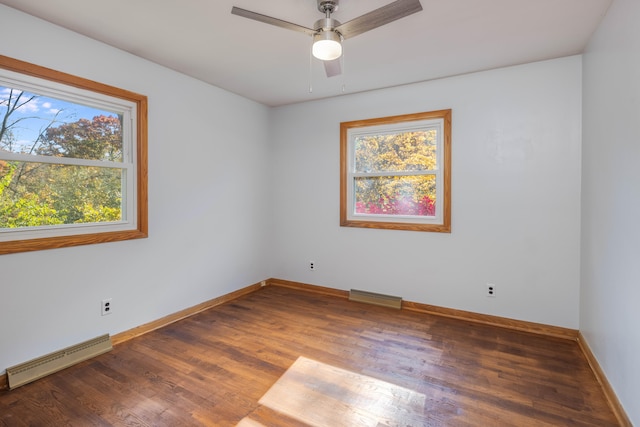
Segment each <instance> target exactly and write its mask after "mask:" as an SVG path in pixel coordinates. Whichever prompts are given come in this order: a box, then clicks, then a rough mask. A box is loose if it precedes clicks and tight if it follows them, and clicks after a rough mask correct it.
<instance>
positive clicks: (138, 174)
mask: <svg viewBox="0 0 640 427" xmlns="http://www.w3.org/2000/svg"><path fill="white" fill-rule="evenodd" d="M146 115H147V99H146V97H145V96H142V95H138V94H135V93H132V92H128V91H126V90H122V89H118V88H114V87H111V86H107V85H103V84H100V83H96V82H93V81H90V80H85V79H82V78H79V77H75V76H72V75H68V74H64V73H60V72H57V71H54V70H50V69H47V68H43V67H39V66H37V65H33V64H29V63H26V62H22V61H18V60H15V59H11V58H7V57H4V56H0V254H7V253H12V252H24V251H32V250H39V249H50V248H60V247H66V246H76V245H84V244H92V243H101V242H113V241H119V240H127V239H135V238H142V237H146V236H147V121H146Z"/></svg>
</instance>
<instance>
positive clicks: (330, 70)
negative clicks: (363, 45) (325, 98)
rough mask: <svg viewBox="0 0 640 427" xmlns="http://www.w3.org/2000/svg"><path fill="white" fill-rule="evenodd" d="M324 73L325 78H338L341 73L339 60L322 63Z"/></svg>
mask: <svg viewBox="0 0 640 427" xmlns="http://www.w3.org/2000/svg"><path fill="white" fill-rule="evenodd" d="M323 62H324V71H325V72H326V73H327V77H333V76H339V75H340V74H341V73H342V66H341V65H340V58H338V59H334V60H333V61H323Z"/></svg>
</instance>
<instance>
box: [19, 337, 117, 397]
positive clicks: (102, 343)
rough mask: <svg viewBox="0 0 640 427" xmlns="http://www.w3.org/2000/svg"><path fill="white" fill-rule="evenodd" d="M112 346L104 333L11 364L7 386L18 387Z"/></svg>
mask: <svg viewBox="0 0 640 427" xmlns="http://www.w3.org/2000/svg"><path fill="white" fill-rule="evenodd" d="M112 348H113V346H112V345H111V337H110V336H109V334H106V335H102V336H99V337H97V338H94V339H92V340H89V341H85V342H83V343H80V344H76V345H74V346H71V347H67V348H65V349H64V350H59V351H56V352H53V353H51V354H48V355H46V356H42V357H39V358H37V359H33V360H30V361H28V362H25V363H21V364H20V365H16V366H12V367H10V368H7V379H8V382H9V388H10V389H14V388H16V387H20V386H21V385H24V384H27V383H30V382H32V381H35V380H37V379H39V378H42V377H44V376H47V375H49V374H52V373H54V372H57V371H60V370H62V369H64V368H68V367H69V366H72V365H75V364H76V363H80V362H82V361H84V360H87V359H91V358H92V357H95V356H98V355H100V354H102V353H106V352H107V351H109V350H111V349H112Z"/></svg>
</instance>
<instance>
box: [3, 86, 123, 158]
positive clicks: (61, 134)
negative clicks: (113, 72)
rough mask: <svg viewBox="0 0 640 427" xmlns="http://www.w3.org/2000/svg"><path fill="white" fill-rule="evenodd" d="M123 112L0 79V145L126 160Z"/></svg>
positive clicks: (45, 153)
mask: <svg viewBox="0 0 640 427" xmlns="http://www.w3.org/2000/svg"><path fill="white" fill-rule="evenodd" d="M122 147H123V143H122V115H121V114H118V113H115V112H111V111H105V110H101V109H97V108H93V107H88V106H85V105H81V104H76V103H73V102H68V101H63V100H61V99H56V98H51V97H47V96H43V95H38V94H34V93H31V92H27V91H23V90H20V89H13V88H10V87H6V86H2V85H0V150H3V151H9V152H13V153H22V154H34V155H43V156H55V157H71V158H76V159H85V160H107V161H115V162H121V161H122Z"/></svg>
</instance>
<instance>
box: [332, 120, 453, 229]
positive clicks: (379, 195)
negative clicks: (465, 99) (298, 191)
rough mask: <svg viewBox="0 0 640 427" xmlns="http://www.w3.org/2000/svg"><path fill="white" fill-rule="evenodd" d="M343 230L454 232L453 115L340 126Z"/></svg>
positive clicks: (341, 216)
mask: <svg viewBox="0 0 640 427" xmlns="http://www.w3.org/2000/svg"><path fill="white" fill-rule="evenodd" d="M340 225H342V226H346V227H365V228H386V229H395V230H414V231H435V232H446V233H448V232H450V231H451V110H442V111H433V112H427V113H417V114H408V115H403V116H394V117H384V118H379V119H369V120H360V121H354V122H344V123H341V124H340Z"/></svg>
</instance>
